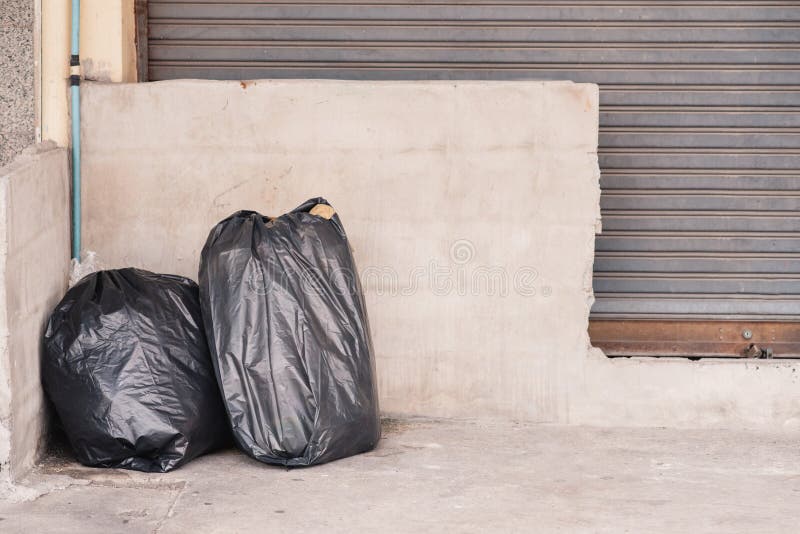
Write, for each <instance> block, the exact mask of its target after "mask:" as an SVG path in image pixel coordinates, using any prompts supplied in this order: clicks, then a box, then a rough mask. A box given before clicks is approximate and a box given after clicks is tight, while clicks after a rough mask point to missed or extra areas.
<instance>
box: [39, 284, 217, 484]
mask: <svg viewBox="0 0 800 534" xmlns="http://www.w3.org/2000/svg"><path fill="white" fill-rule="evenodd" d="M42 380H43V382H44V388H45V392H46V393H47V395H48V397H49V398H50V400H51V401H52V404H53V405H54V407H55V409H56V412H57V413H58V416H59V418H60V420H61V423H62V425H63V427H64V431H65V433H66V435H67V438H68V439H69V441H70V443H71V445H72V447H73V449H74V451H75V455H76V456H77V458H78V460H79V461H80V462H81V463H83V464H85V465H89V466H97V467H122V468H126V469H136V470H139V471H151V472H164V471H170V470H172V469H175V468H176V467H178V466H180V465H182V464H183V463H185V462H187V461H189V460H191V459H192V458H195V457H197V456H199V455H201V454H203V453H205V452H207V451H210V450H212V449H214V448H217V447H220V446H222V445H225V444H227V443H229V440H230V429H229V426H228V422H227V418H226V416H225V409H224V407H223V405H222V397H221V396H220V393H219V388H218V387H217V383H216V377H215V376H214V369H213V365H212V363H211V358H210V356H209V352H208V344H207V341H206V337H205V332H204V330H203V323H202V318H201V316H200V302H199V299H198V290H197V284H195V283H194V282H192V281H191V280H189V279H187V278H182V277H180V276H171V275H163V274H154V273H150V272H147V271H142V270H139V269H120V270H112V271H100V272H96V273H93V274H90V275H88V276H86V277H85V278H83V279H82V280H81V281H80V282H79V283H78V284H76V285H75V286H74V287H73V288H71V289H70V290H69V291H68V292H67V294H66V296H65V297H64V298H63V300H62V301H61V302H60V303H59V304H58V306H57V307H56V309H55V311H53V314H52V315H51V316H50V320H49V322H48V324H47V329H46V331H45V334H44V357H43V361H42Z"/></svg>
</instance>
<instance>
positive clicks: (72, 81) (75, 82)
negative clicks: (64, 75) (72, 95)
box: [69, 74, 81, 85]
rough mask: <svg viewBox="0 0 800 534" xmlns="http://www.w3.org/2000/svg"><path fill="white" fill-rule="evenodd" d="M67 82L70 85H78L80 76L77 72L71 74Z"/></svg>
mask: <svg viewBox="0 0 800 534" xmlns="http://www.w3.org/2000/svg"><path fill="white" fill-rule="evenodd" d="M69 84H70V85H80V84H81V77H80V76H78V75H77V74H73V75H72V76H70V77H69Z"/></svg>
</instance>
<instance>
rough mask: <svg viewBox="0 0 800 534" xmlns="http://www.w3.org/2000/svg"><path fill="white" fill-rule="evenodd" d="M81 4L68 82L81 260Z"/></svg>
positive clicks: (76, 7) (75, 236) (76, 247)
mask: <svg viewBox="0 0 800 534" xmlns="http://www.w3.org/2000/svg"><path fill="white" fill-rule="evenodd" d="M80 22H81V2H80V0H72V40H71V46H70V59H69V66H70V68H69V74H70V76H69V81H70V93H71V97H72V99H71V100H72V258H73V259H76V260H78V261H80V259H81V92H80V83H81V70H80V64H81V62H80V55H79V44H80V41H79V35H80Z"/></svg>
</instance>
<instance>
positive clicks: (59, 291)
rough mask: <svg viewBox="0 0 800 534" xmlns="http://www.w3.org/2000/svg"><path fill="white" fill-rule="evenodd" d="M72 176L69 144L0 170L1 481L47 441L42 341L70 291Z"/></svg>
mask: <svg viewBox="0 0 800 534" xmlns="http://www.w3.org/2000/svg"><path fill="white" fill-rule="evenodd" d="M68 177H69V171H68V167H67V154H66V150H64V149H59V148H55V147H54V145H52V144H46V145H38V146H32V147H30V148H28V149H26V150H25V151H23V152H22V154H20V155H19V156H18V157H17V159H16V160H15V161H14V162H13V163H12V164H11V165H9V166H7V167H5V168H3V169H0V486H2V485H3V483H4V482H8V481H9V479H15V478H18V477H20V476H21V475H23V474H24V473H25V472H26V471H27V470H28V469H29V468H30V467H31V466H32V465H33V463H34V461H35V460H36V458H37V455H38V452H39V451H40V448H41V447H42V445H43V440H42V434H43V432H44V424H45V411H44V398H43V394H42V390H41V386H40V378H39V343H40V340H41V334H42V329H43V327H44V323H45V320H46V318H47V316H48V315H49V314H50V312H51V311H52V309H53V307H54V306H55V305H56V303H57V302H58V301H59V300H60V299H61V297H62V296H63V294H64V291H66V284H67V272H68V267H69V194H68V193H69V182H68ZM0 489H2V488H0Z"/></svg>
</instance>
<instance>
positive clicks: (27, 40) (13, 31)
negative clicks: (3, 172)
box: [0, 0, 36, 167]
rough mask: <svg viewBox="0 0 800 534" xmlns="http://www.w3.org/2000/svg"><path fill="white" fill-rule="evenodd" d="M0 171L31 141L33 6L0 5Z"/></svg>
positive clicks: (14, 1) (25, 0)
mask: <svg viewBox="0 0 800 534" xmlns="http://www.w3.org/2000/svg"><path fill="white" fill-rule="evenodd" d="M0 28H2V29H1V30H0V167H2V166H3V165H5V164H7V163H9V162H10V161H11V160H12V159H13V158H14V156H15V155H17V154H19V153H20V152H21V151H22V149H23V148H25V147H26V146H28V145H30V144H31V143H33V142H34V139H35V129H36V126H35V122H36V120H35V119H36V117H35V109H34V102H35V97H34V74H35V67H34V2H33V0H3V2H2V3H1V4H0Z"/></svg>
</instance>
